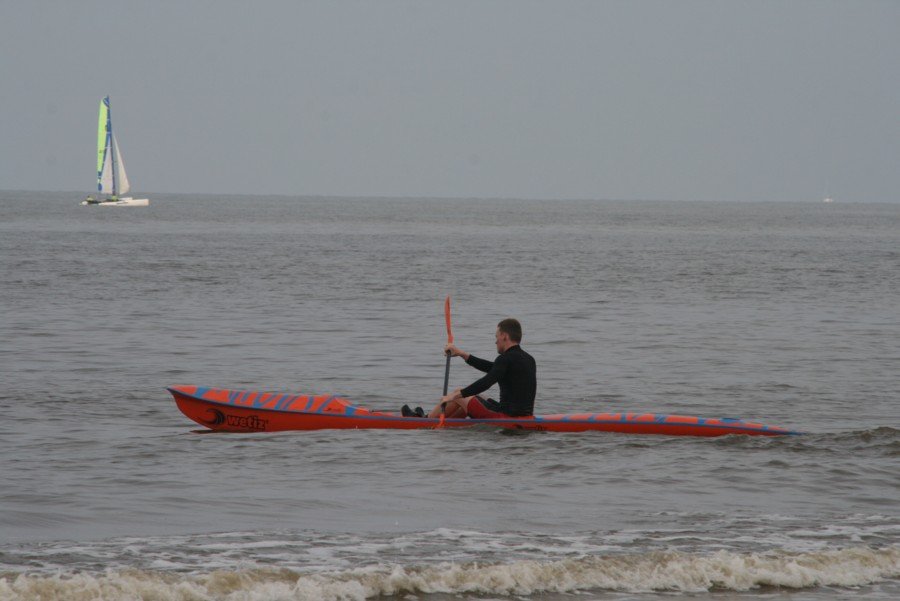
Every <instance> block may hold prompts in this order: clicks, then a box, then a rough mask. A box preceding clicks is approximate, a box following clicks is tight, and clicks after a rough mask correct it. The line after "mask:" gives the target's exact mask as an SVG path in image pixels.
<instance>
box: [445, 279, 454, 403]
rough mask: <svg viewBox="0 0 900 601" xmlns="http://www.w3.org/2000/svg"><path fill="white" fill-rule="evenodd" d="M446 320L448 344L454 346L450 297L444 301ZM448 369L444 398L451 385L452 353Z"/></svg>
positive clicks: (446, 370)
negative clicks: (448, 386)
mask: <svg viewBox="0 0 900 601" xmlns="http://www.w3.org/2000/svg"><path fill="white" fill-rule="evenodd" d="M444 319H445V320H446V321H447V344H453V330H452V329H451V328H450V295H447V299H446V300H445V301H444ZM446 354H447V369H445V370H444V396H447V385H448V384H449V383H450V351H447V353H446Z"/></svg>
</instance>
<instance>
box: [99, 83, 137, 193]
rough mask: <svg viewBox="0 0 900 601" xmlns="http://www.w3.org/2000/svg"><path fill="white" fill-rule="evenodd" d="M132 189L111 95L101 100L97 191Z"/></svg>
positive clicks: (115, 191) (111, 191) (120, 191)
mask: <svg viewBox="0 0 900 601" xmlns="http://www.w3.org/2000/svg"><path fill="white" fill-rule="evenodd" d="M130 189H131V185H130V184H129V182H128V174H126V173H125V162H124V161H123V160H122V153H121V152H120V151H119V143H118V141H117V140H116V136H115V134H114V133H113V129H112V117H111V114H110V110H109V96H107V97H105V98H104V99H103V100H101V101H100V117H99V119H98V121H97V191H98V192H99V193H100V194H106V195H108V196H118V195H120V194H127V193H128V191H129V190H130Z"/></svg>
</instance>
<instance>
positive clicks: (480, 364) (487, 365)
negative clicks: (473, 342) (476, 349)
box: [465, 353, 494, 373]
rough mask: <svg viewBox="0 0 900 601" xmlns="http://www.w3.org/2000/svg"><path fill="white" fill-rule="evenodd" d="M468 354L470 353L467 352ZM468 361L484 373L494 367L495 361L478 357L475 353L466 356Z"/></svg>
mask: <svg viewBox="0 0 900 601" xmlns="http://www.w3.org/2000/svg"><path fill="white" fill-rule="evenodd" d="M467 354H468V353H467ZM465 359H466V363H468V364H469V365H471V366H472V367H474V368H475V369H477V370H478V371H483V372H484V373H489V372H490V371H491V370H492V369H494V362H493V361H488V360H487V359H482V358H481V357H476V356H475V355H471V354H470V355H469V356H468V357H466V358H465Z"/></svg>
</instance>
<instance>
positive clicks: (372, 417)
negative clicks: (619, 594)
mask: <svg viewBox="0 0 900 601" xmlns="http://www.w3.org/2000/svg"><path fill="white" fill-rule="evenodd" d="M168 390H169V392H170V393H172V396H173V397H174V398H175V403H176V404H177V405H178V408H179V409H180V410H181V412H182V413H184V414H185V415H186V416H187V417H189V418H190V419H192V420H194V421H195V422H197V423H198V424H200V425H201V426H204V427H206V428H209V429H210V430H216V431H222V432H279V431H285V430H325V429H397V430H421V429H436V428H465V427H472V426H479V425H481V426H494V427H499V428H507V429H514V430H542V431H549V432H587V431H600V432H621V433H625V434H665V435H670V436H724V435H726V434H746V435H750V436H781V435H791V434H799V433H798V432H794V431H791V430H786V429H784V428H776V427H771V426H765V425H763V424H758V423H754V422H745V421H743V420H739V419H731V418H721V419H706V418H702V417H690V416H684V415H664V414H657V413H579V414H554V415H537V416H534V417H519V418H508V419H444V420H440V419H432V418H427V417H426V418H416V417H402V416H400V415H399V414H397V413H391V412H383V411H370V410H368V409H365V408H364V407H358V406H355V405H351V404H350V403H349V402H347V401H345V400H343V399H339V398H337V397H333V396H328V395H322V396H309V395H290V394H284V393H271V392H254V391H249V390H227V389H224V388H205V387H202V386H172V387H170V388H168Z"/></svg>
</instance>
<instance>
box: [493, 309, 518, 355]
mask: <svg viewBox="0 0 900 601" xmlns="http://www.w3.org/2000/svg"><path fill="white" fill-rule="evenodd" d="M496 338H497V352H498V353H503V352H505V351H506V350H507V349H509V348H511V347H514V346H516V345H517V344H519V343H520V342H522V324H520V323H519V320H518V319H513V318H512V317H507V318H506V319H504V320H503V321H501V322H500V323H498V324H497V334H496Z"/></svg>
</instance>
